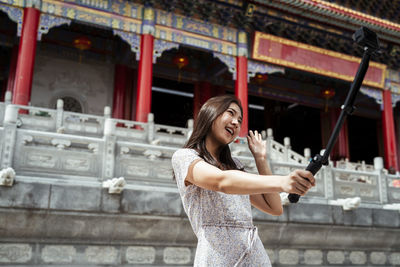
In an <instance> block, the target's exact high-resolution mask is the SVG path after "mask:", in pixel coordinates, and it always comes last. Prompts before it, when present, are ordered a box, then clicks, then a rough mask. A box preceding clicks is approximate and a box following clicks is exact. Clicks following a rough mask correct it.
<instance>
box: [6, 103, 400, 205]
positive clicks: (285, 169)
mask: <svg viewBox="0 0 400 267" xmlns="http://www.w3.org/2000/svg"><path fill="white" fill-rule="evenodd" d="M2 114H3V115H2ZM0 116H2V117H1V118H4V119H3V120H0V125H1V127H0V137H1V142H0V148H1V151H2V154H1V167H2V168H3V169H4V168H7V167H12V168H13V169H14V170H15V172H16V175H17V177H18V176H22V177H28V176H29V177H49V178H50V177H51V178H53V179H64V180H73V181H80V182H101V181H104V180H106V179H111V178H114V177H124V178H125V179H126V181H127V183H128V186H129V184H132V183H135V184H141V183H142V184H143V183H144V184H148V183H152V184H154V185H164V186H174V185H173V183H172V169H171V164H170V159H171V156H172V154H173V152H174V151H176V149H178V148H180V147H182V146H183V145H184V143H185V142H186V141H187V139H188V138H189V136H190V134H191V132H192V129H193V120H189V121H188V127H186V128H181V127H173V126H168V125H159V124H155V123H154V116H153V114H149V117H148V122H147V123H143V122H135V121H127V120H121V119H113V118H111V117H110V108H109V107H105V109H104V116H95V115H88V114H80V113H73V112H66V111H64V110H63V102H62V100H59V101H58V102H57V108H56V109H47V108H39V107H31V106H19V105H13V104H11V103H10V101H9V96H7V97H6V101H5V102H4V103H0ZM262 134H263V137H264V138H265V139H266V140H267V146H268V151H269V159H268V161H269V164H270V166H271V169H272V171H273V173H276V174H287V173H289V172H291V171H293V170H294V169H296V168H301V169H304V168H305V167H306V166H307V163H308V161H309V159H310V157H311V153H310V150H309V149H305V150H304V155H300V154H298V153H296V152H295V151H293V150H291V146H290V139H289V138H285V139H284V144H280V143H279V142H277V141H275V140H274V138H273V133H272V130H271V129H268V130H267V131H265V132H263V133H262ZM246 142H247V141H246V138H238V139H237V140H236V141H235V142H233V143H232V144H230V147H231V151H232V154H233V155H234V156H235V157H237V158H239V159H240V160H241V161H242V162H243V164H244V165H245V168H246V170H247V171H249V172H256V171H257V170H256V166H255V163H254V160H253V158H252V156H251V153H250V151H249V149H248V147H247V143H246ZM155 165H156V166H157V168H154V166H155ZM316 179H317V186H316V187H314V188H313V189H312V190H311V191H310V192H309V194H308V195H307V196H306V197H304V201H306V202H318V203H334V202H332V201H334V200H336V199H341V198H353V197H360V198H361V202H362V203H363V205H368V204H372V205H385V204H392V203H400V188H399V187H396V186H395V182H396V181H398V180H399V179H400V176H399V175H389V174H387V171H386V170H385V169H383V166H382V162H381V161H379V158H378V159H377V161H376V164H375V167H374V166H372V165H366V164H365V163H361V164H355V163H350V162H348V161H342V162H337V164H336V166H335V167H334V166H333V163H332V162H330V164H329V165H328V166H324V167H323V168H322V169H321V170H320V171H319V172H318V174H317V175H316Z"/></svg>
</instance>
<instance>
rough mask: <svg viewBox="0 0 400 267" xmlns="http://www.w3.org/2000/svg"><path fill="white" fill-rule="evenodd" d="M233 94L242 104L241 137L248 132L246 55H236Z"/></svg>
mask: <svg viewBox="0 0 400 267" xmlns="http://www.w3.org/2000/svg"><path fill="white" fill-rule="evenodd" d="M235 96H236V97H237V98H239V99H240V101H241V102H242V106H243V122H242V128H241V130H240V133H239V136H241V137H243V136H246V135H247V132H248V104H247V99H248V96H247V57H245V56H238V57H236V81H235Z"/></svg>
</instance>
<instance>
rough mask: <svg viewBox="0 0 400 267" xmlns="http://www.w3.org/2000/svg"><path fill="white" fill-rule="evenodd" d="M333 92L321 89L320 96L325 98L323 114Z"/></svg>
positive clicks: (330, 89)
mask: <svg viewBox="0 0 400 267" xmlns="http://www.w3.org/2000/svg"><path fill="white" fill-rule="evenodd" d="M335 93H336V92H335V90H334V89H333V88H327V89H323V90H322V91H321V95H322V97H323V98H325V112H327V111H328V100H329V99H331V98H332V97H334V96H335Z"/></svg>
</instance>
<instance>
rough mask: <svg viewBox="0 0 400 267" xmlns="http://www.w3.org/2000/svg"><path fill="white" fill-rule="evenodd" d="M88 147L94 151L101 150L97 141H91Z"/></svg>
mask: <svg viewBox="0 0 400 267" xmlns="http://www.w3.org/2000/svg"><path fill="white" fill-rule="evenodd" d="M88 148H89V149H90V150H91V151H92V152H93V153H97V152H99V144H97V143H90V144H88Z"/></svg>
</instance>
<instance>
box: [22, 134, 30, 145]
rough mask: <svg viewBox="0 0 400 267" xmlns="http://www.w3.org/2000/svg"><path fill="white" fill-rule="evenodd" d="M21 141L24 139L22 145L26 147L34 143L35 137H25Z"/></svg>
mask: <svg viewBox="0 0 400 267" xmlns="http://www.w3.org/2000/svg"><path fill="white" fill-rule="evenodd" d="M21 139H22V143H23V144H24V145H26V144H28V143H31V142H32V141H33V136H32V135H23V136H22V138H21Z"/></svg>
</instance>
